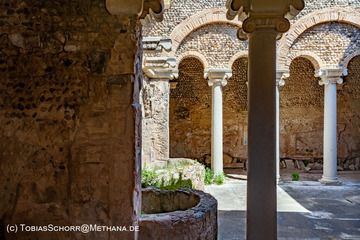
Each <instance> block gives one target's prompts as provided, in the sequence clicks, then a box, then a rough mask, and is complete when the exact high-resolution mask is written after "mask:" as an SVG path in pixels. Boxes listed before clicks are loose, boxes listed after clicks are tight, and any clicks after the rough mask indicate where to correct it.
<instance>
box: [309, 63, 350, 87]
mask: <svg viewBox="0 0 360 240" xmlns="http://www.w3.org/2000/svg"><path fill="white" fill-rule="evenodd" d="M347 74H348V72H347V69H346V68H343V67H340V66H328V67H322V68H320V69H319V70H318V71H316V73H315V77H320V78H321V80H320V81H319V84H320V85H326V84H342V83H343V79H342V78H343V77H344V76H347Z"/></svg>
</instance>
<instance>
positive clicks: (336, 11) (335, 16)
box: [278, 7, 360, 66]
mask: <svg viewBox="0 0 360 240" xmlns="http://www.w3.org/2000/svg"><path fill="white" fill-rule="evenodd" d="M327 22H339V23H347V24H351V25H354V26H355V27H357V28H360V12H359V11H357V10H356V9H353V8H340V7H332V8H326V9H322V10H317V11H314V12H312V13H310V14H307V15H305V16H304V17H302V18H300V19H299V20H297V21H296V22H295V23H294V24H293V25H292V27H291V28H290V30H289V32H288V33H287V34H286V35H285V36H284V37H283V38H282V39H281V41H280V43H279V48H278V49H279V51H278V52H279V57H278V62H279V64H280V66H284V65H286V63H287V58H288V54H289V52H290V47H291V46H292V44H293V43H294V42H295V40H296V39H297V38H298V37H299V36H300V35H301V34H302V33H304V32H305V31H306V30H307V29H309V28H311V27H313V26H315V25H318V24H321V23H327Z"/></svg>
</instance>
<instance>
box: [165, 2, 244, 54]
mask: <svg viewBox="0 0 360 240" xmlns="http://www.w3.org/2000/svg"><path fill="white" fill-rule="evenodd" d="M210 23H230V24H233V25H236V26H238V27H241V23H240V22H239V21H237V20H228V19H227V18H226V8H210V9H205V10H203V11H201V12H198V13H196V14H194V15H192V16H191V17H189V18H187V19H185V20H184V21H182V22H181V23H180V24H178V25H177V26H176V27H175V28H174V29H173V31H172V32H171V34H170V38H171V40H172V44H173V45H172V52H173V53H175V52H176V51H177V49H178V47H179V45H180V44H181V42H182V41H183V40H184V39H185V38H186V36H187V35H189V34H190V33H191V32H192V31H194V30H196V29H198V28H200V27H202V26H204V25H207V24H210Z"/></svg>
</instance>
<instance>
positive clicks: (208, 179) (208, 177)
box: [204, 168, 225, 185]
mask: <svg viewBox="0 0 360 240" xmlns="http://www.w3.org/2000/svg"><path fill="white" fill-rule="evenodd" d="M224 181H225V175H224V173H221V174H218V175H214V172H213V171H212V170H211V169H210V168H205V181H204V182H205V184H206V185H209V184H212V183H215V184H217V185H221V184H223V183H224Z"/></svg>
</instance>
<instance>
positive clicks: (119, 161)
mask: <svg viewBox="0 0 360 240" xmlns="http://www.w3.org/2000/svg"><path fill="white" fill-rule="evenodd" d="M0 12H1V16H2V17H1V19H0V92H1V94H0V153H1V155H0V199H1V200H0V221H1V222H0V225H1V226H0V229H1V232H0V238H1V239H14V236H13V235H11V234H9V235H5V233H4V232H3V230H4V229H6V224H9V223H18V224H19V223H26V224H32V225H46V224H49V223H51V224H55V225H56V224H58V225H76V224H79V225H81V224H84V223H89V224H95V223H96V224H104V225H131V224H136V222H137V216H138V215H139V211H140V206H139V204H140V201H139V195H138V194H139V193H140V190H139V187H140V179H139V176H140V174H139V165H140V156H139V153H140V149H139V146H140V142H139V141H140V138H139V134H140V132H139V131H137V129H138V128H139V127H140V126H139V123H140V122H139V115H138V113H139V111H136V112H135V111H134V108H133V106H135V107H136V106H137V105H138V100H139V91H140V89H139V88H140V86H141V82H140V81H141V78H142V76H141V54H142V53H141V46H140V45H139V43H140V42H141V41H140V40H141V29H140V25H139V22H138V20H137V19H136V18H135V17H133V18H132V17H121V16H117V17H115V16H111V15H110V14H109V13H108V12H107V11H106V8H105V1H102V0H94V1H67V2H66V4H64V3H63V2H61V1H1V3H0ZM134 66H135V68H134ZM135 146H137V147H135ZM119 234H120V235H119ZM86 236H87V239H97V240H101V239H115V238H117V239H119V238H121V239H132V238H133V233H111V234H109V233H100V232H96V233H94V232H93V233H89V234H88V235H86ZM29 238H31V239H83V235H82V234H81V233H72V232H61V233H60V232H59V233H57V234H53V233H41V232H32V233H24V232H18V233H17V234H16V239H29Z"/></svg>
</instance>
